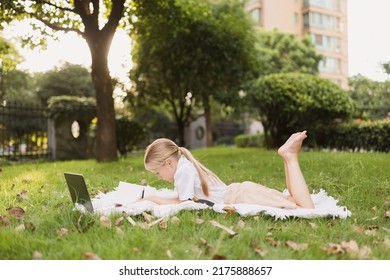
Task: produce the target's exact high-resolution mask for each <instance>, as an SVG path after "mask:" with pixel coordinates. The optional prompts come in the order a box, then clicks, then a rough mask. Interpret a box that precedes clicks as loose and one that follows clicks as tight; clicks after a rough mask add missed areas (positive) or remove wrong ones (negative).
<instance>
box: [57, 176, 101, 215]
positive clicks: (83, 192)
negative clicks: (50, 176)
mask: <svg viewBox="0 0 390 280" xmlns="http://www.w3.org/2000/svg"><path fill="white" fill-rule="evenodd" d="M64 176H65V180H66V184H67V185H68V189H69V192H70V196H71V197H72V201H73V203H78V204H82V205H84V207H85V209H87V211H89V212H91V213H93V212H94V210H93V206H92V202H91V199H90V197H89V193H88V189H87V185H86V183H85V179H84V176H83V175H82V174H76V173H68V172H65V173H64Z"/></svg>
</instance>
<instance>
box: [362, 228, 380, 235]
mask: <svg viewBox="0 0 390 280" xmlns="http://www.w3.org/2000/svg"><path fill="white" fill-rule="evenodd" d="M377 232H378V229H375V228H374V229H367V230H365V231H364V234H365V235H367V236H374V235H376V234H377Z"/></svg>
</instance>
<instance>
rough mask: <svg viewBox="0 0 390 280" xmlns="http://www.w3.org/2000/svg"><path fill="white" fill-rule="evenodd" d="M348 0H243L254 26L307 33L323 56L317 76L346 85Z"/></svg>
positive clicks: (297, 33) (299, 33)
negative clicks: (255, 24) (254, 23)
mask: <svg viewBox="0 0 390 280" xmlns="http://www.w3.org/2000/svg"><path fill="white" fill-rule="evenodd" d="M347 1H348V0H247V2H246V10H247V11H248V12H249V13H250V14H251V15H252V18H253V19H254V20H255V22H256V23H257V26H258V27H259V28H261V29H264V30H272V29H275V28H277V29H279V30H280V31H283V32H289V33H294V34H296V35H297V36H298V37H302V36H303V35H306V34H308V35H309V36H310V37H311V38H312V41H313V43H314V45H315V47H316V49H317V51H318V53H320V54H322V55H323V56H324V59H323V60H322V61H321V62H320V65H319V72H320V76H321V77H323V78H327V79H329V80H331V81H333V82H334V83H336V84H338V85H340V86H341V87H342V88H344V89H348V26H347V17H348V13H347Z"/></svg>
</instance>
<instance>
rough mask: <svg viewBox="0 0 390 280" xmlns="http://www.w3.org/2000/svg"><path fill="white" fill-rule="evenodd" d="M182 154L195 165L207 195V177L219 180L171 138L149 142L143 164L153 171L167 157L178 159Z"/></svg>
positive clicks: (162, 163)
mask: <svg viewBox="0 0 390 280" xmlns="http://www.w3.org/2000/svg"><path fill="white" fill-rule="evenodd" d="M182 155H183V156H184V157H185V158H187V159H188V160H189V161H190V162H192V164H193V165H194V166H195V168H196V170H197V171H198V174H199V178H200V182H201V185H202V190H203V193H204V194H205V195H206V196H208V195H209V186H208V181H207V179H210V180H211V181H214V182H221V180H220V179H219V178H218V176H217V175H215V174H214V173H213V172H212V171H211V170H209V169H208V168H206V167H205V166H204V165H203V164H201V163H200V162H199V161H198V160H196V159H195V157H194V156H193V155H192V154H191V152H190V151H189V150H187V149H186V148H183V147H179V146H177V145H176V143H175V142H173V141H172V140H169V139H166V138H159V139H157V140H155V141H154V142H153V143H151V144H150V145H149V146H148V147H147V148H146V151H145V157H144V166H145V169H146V170H148V171H151V172H155V171H156V170H158V169H159V168H160V167H161V166H162V165H164V163H165V160H166V159H167V158H169V157H172V158H174V159H176V160H179V159H180V156H182Z"/></svg>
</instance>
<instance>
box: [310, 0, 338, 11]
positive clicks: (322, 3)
mask: <svg viewBox="0 0 390 280" xmlns="http://www.w3.org/2000/svg"><path fill="white" fill-rule="evenodd" d="M303 4H304V5H305V6H318V7H322V8H326V9H330V10H337V11H338V10H340V0H304V1H303Z"/></svg>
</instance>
